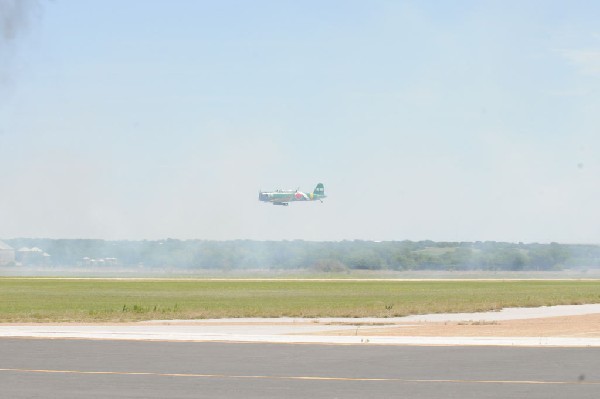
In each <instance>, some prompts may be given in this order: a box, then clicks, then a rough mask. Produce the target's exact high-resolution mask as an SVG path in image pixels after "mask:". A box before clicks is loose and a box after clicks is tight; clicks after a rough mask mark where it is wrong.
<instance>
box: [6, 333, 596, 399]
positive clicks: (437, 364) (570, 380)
mask: <svg viewBox="0 0 600 399" xmlns="http://www.w3.org/2000/svg"><path fill="white" fill-rule="evenodd" d="M599 394H600V348H523V347H521V348H511V347H485V346H484V347H452V346H437V347H435V346H429V347H427V346H376V345H370V344H364V345H312V344H311V345H308V344H301V345H293V344H262V343H260V344H258V343H255V344H239V343H197V342H196V343H191V342H148V341H108V340H106V341H94V340H62V339H58V340H52V339H13V338H2V339H0V397H5V398H63V399H64V398H105V397H106V398H108V397H110V398H261V399H264V398H278V399H279V398H286V399H294V398H311V399H315V398H345V399H346V398H400V397H405V398H463V399H464V398H478V399H479V398H528V399H531V398H544V399H548V398H594V399H596V398H598V397H599Z"/></svg>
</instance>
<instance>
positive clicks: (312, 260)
mask: <svg viewBox="0 0 600 399" xmlns="http://www.w3.org/2000/svg"><path fill="white" fill-rule="evenodd" d="M4 241H5V242H6V243H8V244H9V245H11V246H12V247H13V248H15V249H19V248H23V247H26V248H32V247H36V248H40V249H41V250H43V251H45V252H46V253H48V254H49V255H50V257H46V258H45V259H44V262H45V264H46V265H47V266H89V267H103V266H106V265H110V266H119V267H147V268H181V269H218V270H235V269H242V270H244V269H245V270H250V269H252V270H257V269H288V270H289V269H312V270H315V271H324V272H342V271H345V270H360V269H363V270H515V271H518V270H561V269H564V268H600V246H598V245H571V244H558V243H551V244H523V243H518V244H516V243H504V242H493V241H486V242H434V241H418V242H414V241H386V242H374V241H360V240H355V241H341V242H310V241H301V240H297V241H251V240H235V241H203V240H174V239H166V240H159V241H146V240H144V241H105V240H87V239H77V240H72V239H30V238H20V239H8V240H4ZM104 259H110V260H111V262H110V263H104ZM24 266H27V264H24Z"/></svg>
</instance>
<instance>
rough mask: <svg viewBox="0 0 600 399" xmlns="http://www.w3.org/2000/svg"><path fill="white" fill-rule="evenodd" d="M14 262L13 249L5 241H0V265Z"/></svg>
mask: <svg viewBox="0 0 600 399" xmlns="http://www.w3.org/2000/svg"><path fill="white" fill-rule="evenodd" d="M14 264H15V250H14V249H13V248H12V247H10V246H9V245H8V244H6V243H5V242H2V241H0V266H5V265H14Z"/></svg>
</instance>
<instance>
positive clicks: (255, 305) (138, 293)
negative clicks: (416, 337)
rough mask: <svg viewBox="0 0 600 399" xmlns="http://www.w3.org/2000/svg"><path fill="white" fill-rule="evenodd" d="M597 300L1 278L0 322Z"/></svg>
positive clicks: (515, 285) (533, 290)
mask: <svg viewBox="0 0 600 399" xmlns="http://www.w3.org/2000/svg"><path fill="white" fill-rule="evenodd" d="M583 303H600V281H570V280H566V281H531V280H526V281H289V280H271V281H243V280H222V281H206V280H205V281H203V280H178V281H172V280H110V279H91V280H85V279H26V278H0V322H103V321H118V322H127V321H138V320H156V319H201V318H223V317H281V316H290V317H369V316H370V317H394V316H405V315H410V314H424V313H441V312H475V311H487V310H499V309H502V308H505V307H534V306H543V305H567V304H583Z"/></svg>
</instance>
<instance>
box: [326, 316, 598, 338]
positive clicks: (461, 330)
mask: <svg viewBox="0 0 600 399" xmlns="http://www.w3.org/2000/svg"><path fill="white" fill-rule="evenodd" d="M319 335H358V336H391V337H402V336H407V337H600V314H589V315H579V316H562V317H548V318H543V319H527V320H502V321H478V320H471V321H462V322H445V323H425V322H421V323H410V324H409V323H406V324H396V325H394V326H390V327H385V328H381V327H376V328H372V327H366V326H357V328H356V330H354V331H348V330H345V331H329V332H322V333H319Z"/></svg>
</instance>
